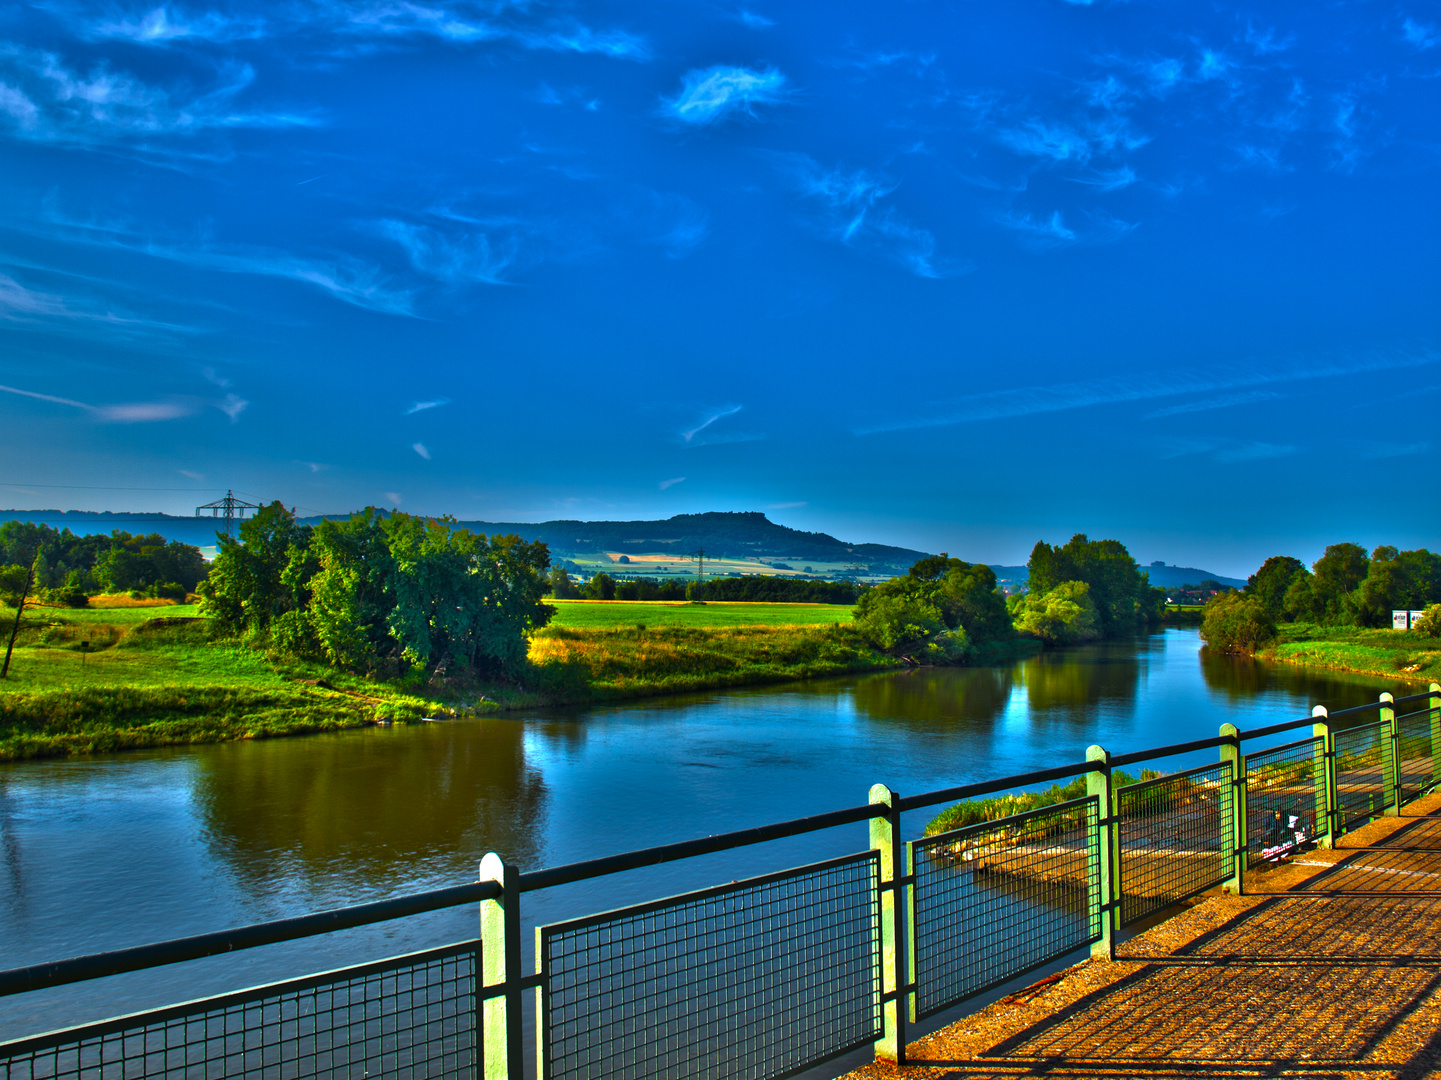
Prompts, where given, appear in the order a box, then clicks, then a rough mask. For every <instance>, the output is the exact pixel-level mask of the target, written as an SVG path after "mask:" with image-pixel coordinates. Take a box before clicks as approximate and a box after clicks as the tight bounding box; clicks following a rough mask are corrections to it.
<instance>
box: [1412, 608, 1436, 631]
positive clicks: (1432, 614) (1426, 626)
mask: <svg viewBox="0 0 1441 1080" xmlns="http://www.w3.org/2000/svg"><path fill="white" fill-rule="evenodd" d="M1411 629H1412V630H1414V631H1416V633H1418V634H1420V635H1421V636H1422V637H1429V638H1441V604H1428V605H1427V607H1426V610H1425V611H1424V612H1422V613H1421V617H1420V618H1419V619H1417V620H1416V625H1415V626H1413V627H1411Z"/></svg>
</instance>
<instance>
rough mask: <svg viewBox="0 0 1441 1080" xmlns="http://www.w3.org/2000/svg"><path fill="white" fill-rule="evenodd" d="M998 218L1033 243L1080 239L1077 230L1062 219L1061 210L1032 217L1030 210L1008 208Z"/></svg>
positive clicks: (1046, 243)
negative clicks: (1048, 214)
mask: <svg viewBox="0 0 1441 1080" xmlns="http://www.w3.org/2000/svg"><path fill="white" fill-rule="evenodd" d="M997 220H998V221H1000V223H1001V224H1002V225H1004V226H1005V227H1006V228H1008V229H1014V230H1015V231H1016V232H1018V233H1021V234H1022V235H1024V236H1025V237H1026V238H1027V239H1028V240H1030V241H1032V242H1033V243H1036V244H1040V245H1043V246H1048V247H1050V246H1055V245H1057V244H1069V243H1071V242H1072V241H1074V240H1076V239H1078V237H1077V236H1076V233H1075V230H1073V229H1070V228H1067V227H1066V223H1065V222H1064V221H1062V220H1061V212H1060V211H1059V210H1053V211H1051V216H1050V217H1048V218H1045V217H1032V216H1031V214H1030V213H1028V212H1025V213H1023V212H1020V211H1015V210H1008V211H1006V212H1005V213H1004V214H1001V215H1000V216H999V217H998V218H997Z"/></svg>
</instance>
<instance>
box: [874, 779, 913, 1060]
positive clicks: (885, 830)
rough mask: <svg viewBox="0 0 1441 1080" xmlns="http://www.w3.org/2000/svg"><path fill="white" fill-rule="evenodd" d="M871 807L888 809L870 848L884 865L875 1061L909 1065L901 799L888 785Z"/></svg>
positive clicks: (877, 788) (876, 824)
mask: <svg viewBox="0 0 1441 1080" xmlns="http://www.w3.org/2000/svg"><path fill="white" fill-rule="evenodd" d="M870 803H871V805H872V806H885V807H889V812H888V813H887V814H886V815H885V816H884V817H873V818H871V847H872V848H873V849H874V850H875V851H877V852H878V853H879V854H880V863H881V1019H882V1027H881V1037H880V1038H879V1039H877V1040H876V1042H875V1050H876V1060H877V1061H887V1062H893V1063H895V1064H896V1065H904V1064H905V1063H906V1016H907V1013H908V1012H909V1010H908V1009H907V1008H905V1003H906V999H907V997H909V995H908V994H907V993H906V991H905V987H906V957H905V949H904V948H903V947H902V943H901V942H902V937H903V932H904V928H903V926H902V925H901V922H902V919H901V912H902V911H903V910H904V908H905V905H904V904H903V903H902V895H903V893H902V890H903V888H904V886H903V885H899V884H897V880H896V879H897V878H900V877H903V876H904V870H903V866H904V860H903V857H902V853H903V850H904V845H903V844H902V843H901V797H900V796H899V795H897V794H896V793H895V792H894V791H892V790H891V789H890V788H888V787H886V785H885V784H876V785H875V786H874V787H872V788H871V795H870Z"/></svg>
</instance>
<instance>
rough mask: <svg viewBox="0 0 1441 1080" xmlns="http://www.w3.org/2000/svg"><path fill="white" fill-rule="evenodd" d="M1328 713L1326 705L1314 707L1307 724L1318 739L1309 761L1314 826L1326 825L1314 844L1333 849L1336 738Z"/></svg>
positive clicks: (1335, 820)
mask: <svg viewBox="0 0 1441 1080" xmlns="http://www.w3.org/2000/svg"><path fill="white" fill-rule="evenodd" d="M1330 715H1331V714H1330V713H1328V712H1327V711H1326V706H1324V705H1317V706H1316V707H1315V708H1314V709H1312V710H1311V716H1312V717H1313V718H1314V720H1315V722H1314V723H1313V724H1312V725H1311V737H1312V738H1313V739H1320V740H1321V745H1320V747H1318V748H1317V750H1316V752H1315V756H1314V757H1313V758H1312V768H1311V772H1312V774H1313V775H1314V777H1315V779H1316V824H1317V826H1318V827H1319V826H1320V824H1321V822H1323V821H1324V822H1325V823H1326V839H1325V840H1324V841H1323V840H1320V839H1319V838H1318V839H1317V841H1316V846H1317V847H1323V848H1329V847H1335V846H1336V841H1337V840H1338V839H1340V837H1338V836H1337V835H1336V831H1337V829H1338V827H1339V825H1338V822H1339V821H1340V815H1339V814H1337V813H1336V802H1337V799H1336V737H1335V736H1334V735H1333V734H1332V733H1331V724H1330V723H1329V721H1328V720H1327V717H1329V716H1330Z"/></svg>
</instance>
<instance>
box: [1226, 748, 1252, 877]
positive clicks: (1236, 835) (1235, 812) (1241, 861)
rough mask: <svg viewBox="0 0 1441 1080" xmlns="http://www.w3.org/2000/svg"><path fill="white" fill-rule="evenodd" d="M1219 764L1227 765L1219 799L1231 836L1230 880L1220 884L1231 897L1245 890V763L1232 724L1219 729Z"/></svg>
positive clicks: (1229, 838)
mask: <svg viewBox="0 0 1441 1080" xmlns="http://www.w3.org/2000/svg"><path fill="white" fill-rule="evenodd" d="M1221 738H1223V739H1225V740H1226V741H1225V742H1223V743H1222V744H1221V760H1222V761H1229V762H1230V763H1231V786H1230V788H1229V789H1228V791H1227V792H1226V794H1225V795H1224V796H1222V797H1223V798H1229V799H1230V800H1231V835H1230V836H1229V837H1227V840H1228V842H1229V843H1230V845H1231V846H1230V851H1231V876H1230V878H1228V879H1227V880H1226V881H1223V882H1222V883H1221V888H1223V889H1225V890H1226V891H1227V892H1228V893H1231V894H1232V895H1233V896H1240V895H1242V894H1243V893H1244V892H1245V890H1246V876H1245V875H1246V859H1247V847H1246V840H1247V836H1248V834H1247V831H1246V759H1245V758H1244V757H1242V756H1241V729H1240V728H1238V727H1237V726H1236V725H1235V724H1222V725H1221Z"/></svg>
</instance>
